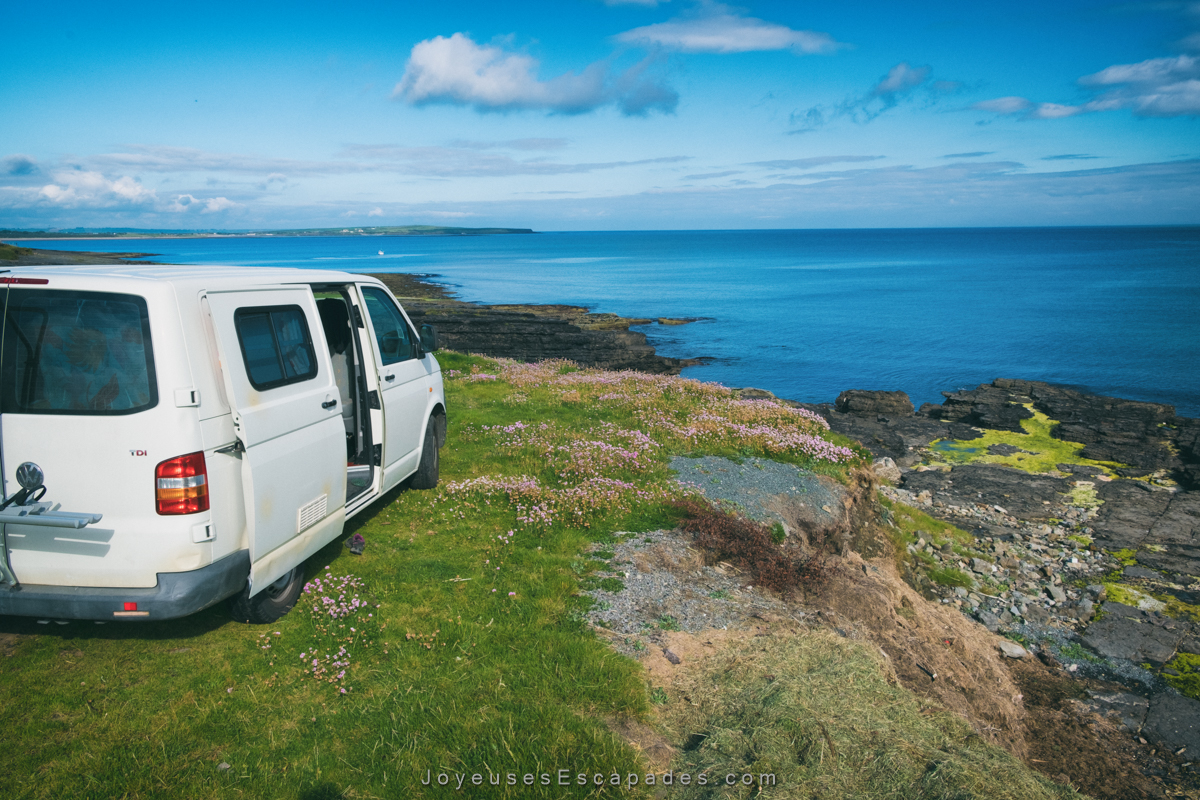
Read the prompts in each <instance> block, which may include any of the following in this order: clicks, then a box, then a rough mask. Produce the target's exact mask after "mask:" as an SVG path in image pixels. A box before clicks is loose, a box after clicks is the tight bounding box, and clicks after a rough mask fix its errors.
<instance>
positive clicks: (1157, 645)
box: [1083, 602, 1190, 667]
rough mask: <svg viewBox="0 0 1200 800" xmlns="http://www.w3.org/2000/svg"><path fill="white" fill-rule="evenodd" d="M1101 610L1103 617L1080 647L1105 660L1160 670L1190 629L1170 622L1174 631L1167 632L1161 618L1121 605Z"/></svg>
mask: <svg viewBox="0 0 1200 800" xmlns="http://www.w3.org/2000/svg"><path fill="white" fill-rule="evenodd" d="M1102 610H1103V611H1104V617H1103V618H1102V619H1100V620H1099V621H1097V622H1093V623H1092V624H1091V625H1089V626H1088V629H1087V631H1086V632H1084V634H1083V643H1084V644H1086V645H1087V646H1088V647H1090V648H1092V649H1093V650H1095V651H1096V652H1097V653H1099V654H1100V655H1102V656H1105V657H1106V658H1123V659H1125V660H1126V661H1132V662H1133V663H1135V664H1142V663H1149V664H1153V665H1154V666H1155V667H1161V666H1162V665H1163V664H1165V663H1167V662H1168V661H1170V660H1171V658H1172V657H1173V656H1174V655H1175V652H1176V650H1177V649H1178V647H1179V644H1180V642H1181V641H1182V640H1183V638H1184V636H1185V635H1186V634H1187V632H1188V630H1189V629H1190V623H1176V622H1175V621H1172V627H1174V628H1175V629H1174V630H1168V629H1167V628H1166V627H1164V624H1163V620H1162V618H1160V617H1158V616H1156V615H1155V614H1153V613H1151V612H1149V611H1143V610H1141V609H1139V608H1134V607H1133V606H1127V605H1125V604H1123V603H1115V602H1108V603H1105V604H1104V606H1103V607H1102Z"/></svg>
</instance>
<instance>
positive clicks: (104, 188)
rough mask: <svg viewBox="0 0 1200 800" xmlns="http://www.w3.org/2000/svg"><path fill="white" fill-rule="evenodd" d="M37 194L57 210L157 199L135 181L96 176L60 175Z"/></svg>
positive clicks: (77, 172) (86, 173) (84, 173)
mask: <svg viewBox="0 0 1200 800" xmlns="http://www.w3.org/2000/svg"><path fill="white" fill-rule="evenodd" d="M54 180H55V182H54V183H48V184H46V185H45V186H43V187H42V188H41V190H40V191H39V192H38V194H39V195H40V196H41V197H42V198H43V199H45V200H47V201H49V202H50V203H53V204H55V205H58V206H65V207H67V208H74V207H76V206H114V205H138V204H142V203H151V202H154V201H156V200H157V199H158V198H157V196H156V195H155V194H154V192H153V191H151V190H149V189H147V188H146V187H144V186H142V184H141V183H139V182H138V181H136V180H135V179H133V178H131V177H129V176H125V177H121V178H117V179H116V180H110V179H108V178H106V177H104V175H103V174H101V173H99V172H92V171H86V170H73V171H63V172H59V173H57V174H55V175H54Z"/></svg>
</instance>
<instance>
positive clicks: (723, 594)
mask: <svg viewBox="0 0 1200 800" xmlns="http://www.w3.org/2000/svg"><path fill="white" fill-rule="evenodd" d="M708 596H709V597H711V598H712V599H713V600H728V599H729V592H728V591H727V590H725V589H717V590H716V591H715V592H709V593H708Z"/></svg>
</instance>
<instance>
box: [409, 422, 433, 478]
mask: <svg viewBox="0 0 1200 800" xmlns="http://www.w3.org/2000/svg"><path fill="white" fill-rule="evenodd" d="M439 461H440V459H439V458H438V443H437V430H436V429H435V428H434V421H433V417H430V418H429V423H428V424H427V425H426V426H425V444H424V445H423V446H422V447H421V465H420V466H419V467H417V471H416V472H415V473H413V476H412V477H411V478H409V481H408V485H409V486H411V487H412V488H414V489H432V488H434V487H435V486H437V485H438V463H439Z"/></svg>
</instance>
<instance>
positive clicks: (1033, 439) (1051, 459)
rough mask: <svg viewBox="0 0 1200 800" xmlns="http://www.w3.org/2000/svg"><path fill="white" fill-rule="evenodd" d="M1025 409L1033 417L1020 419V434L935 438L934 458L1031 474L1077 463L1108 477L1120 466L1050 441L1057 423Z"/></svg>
mask: <svg viewBox="0 0 1200 800" xmlns="http://www.w3.org/2000/svg"><path fill="white" fill-rule="evenodd" d="M1025 408H1027V409H1029V410H1030V411H1031V412H1033V417H1032V418H1031V419H1023V420H1021V428H1022V430H1024V431H1025V432H1024V433H1015V432H1013V431H994V430H986V431H984V433H983V436H980V437H979V438H978V439H969V440H962V441H960V440H955V439H938V440H937V441H935V442H933V443H931V444H930V445H929V448H930V450H932V451H933V453H934V454H936V455H935V457H936V459H940V460H941V461H943V462H945V463H950V464H966V463H986V464H1003V465H1005V466H1008V467H1015V468H1016V469H1020V470H1025V471H1026V472H1035V473H1044V472H1054V471H1055V470H1057V468H1058V465H1059V464H1080V465H1083V466H1089V467H1099V468H1100V469H1101V470H1103V471H1104V473H1105V474H1106V475H1111V474H1112V470H1113V469H1116V468H1118V467H1121V466H1124V465H1122V464H1117V463H1115V462H1111V461H1094V460H1092V459H1090V458H1083V457H1082V456H1080V455H1079V452H1080V451H1081V450H1083V448H1084V445H1082V444H1079V443H1078V442H1067V441H1064V440H1062V439H1055V438H1054V436H1053V435H1052V434H1053V430H1054V427H1055V426H1056V425H1058V422H1057V421H1055V420H1052V419H1050V418H1049V417H1048V416H1046V415H1045V414H1043V413H1042V412H1040V411H1037V410H1036V409H1034V407H1033V404H1032V403H1026V404H1025ZM994 444H1007V445H1012V446H1014V447H1018V448H1020V449H1021V450H1026V451H1029V452H1024V453H1021V452H1018V453H1013V454H1012V455H1007V456H1001V455H989V454H988V448H989V447H990V446H992V445H994ZM1093 495H1094V492H1093Z"/></svg>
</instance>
